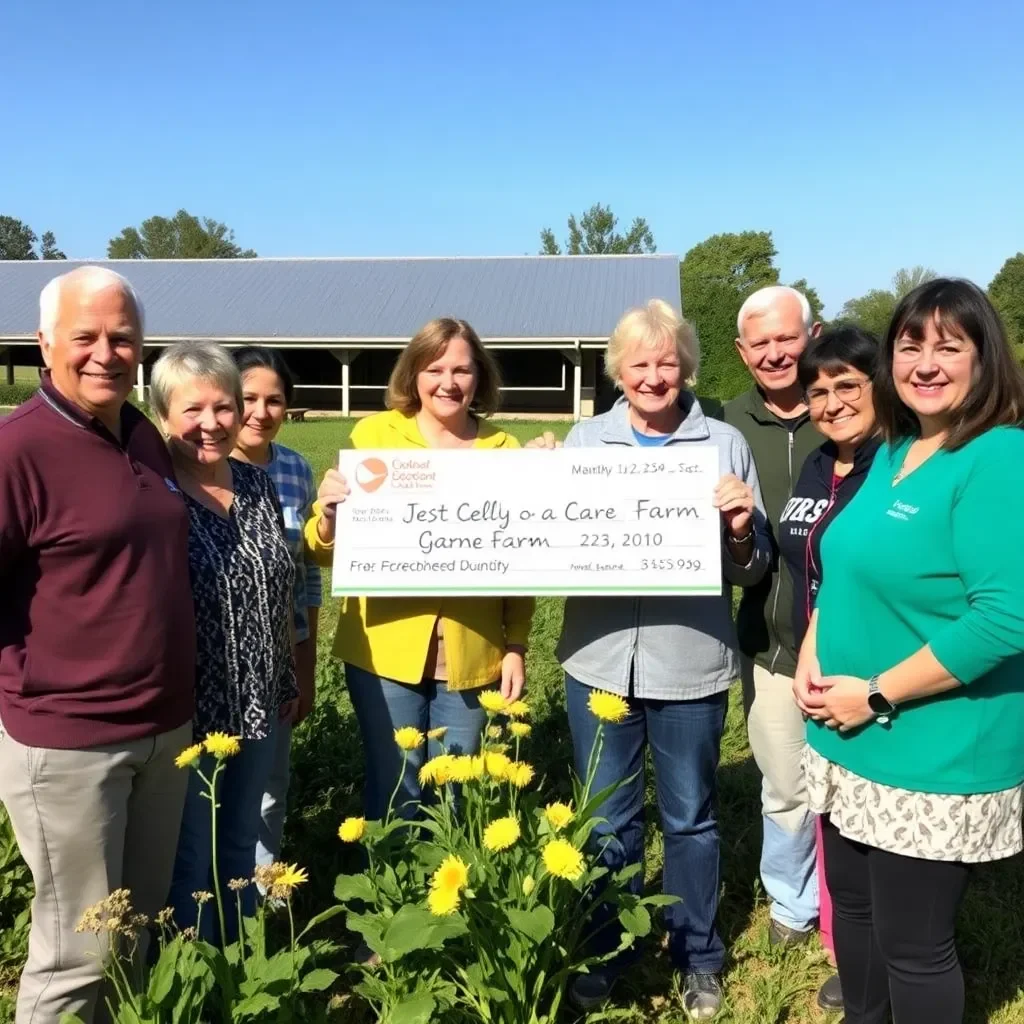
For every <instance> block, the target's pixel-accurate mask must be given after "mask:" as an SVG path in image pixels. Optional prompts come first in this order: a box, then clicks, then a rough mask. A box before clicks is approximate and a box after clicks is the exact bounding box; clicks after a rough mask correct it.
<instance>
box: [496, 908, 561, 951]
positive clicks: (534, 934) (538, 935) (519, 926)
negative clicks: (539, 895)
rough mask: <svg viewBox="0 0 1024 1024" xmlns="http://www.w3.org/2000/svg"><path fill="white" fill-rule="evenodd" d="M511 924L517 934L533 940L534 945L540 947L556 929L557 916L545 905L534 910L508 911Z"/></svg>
mask: <svg viewBox="0 0 1024 1024" xmlns="http://www.w3.org/2000/svg"><path fill="white" fill-rule="evenodd" d="M507 913H508V919H509V923H510V924H511V925H512V927H513V928H515V930H516V931H517V932H521V933H522V934H523V935H525V936H526V937H527V938H529V939H532V940H533V943H534V945H540V943H542V942H543V941H544V940H545V939H546V938H547V937H548V936H549V935H550V934H551V933H552V931H554V928H555V915H554V914H552V913H551V910H550V909H549V908H548V907H545V906H544V905H543V904H542V905H541V906H538V907H534V908H533V910H515V909H510V910H508V911H507Z"/></svg>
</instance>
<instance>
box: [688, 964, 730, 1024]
mask: <svg viewBox="0 0 1024 1024" xmlns="http://www.w3.org/2000/svg"><path fill="white" fill-rule="evenodd" d="M721 1008H722V983H721V982H720V981H719V980H718V975H717V974H700V973H698V972H696V971H694V972H692V973H690V974H687V975H686V979H685V981H684V982H683V1009H684V1010H685V1011H686V1016H687V1017H689V1018H690V1020H711V1018H712V1017H715V1016H717V1015H718V1011H719V1010H720V1009H721Z"/></svg>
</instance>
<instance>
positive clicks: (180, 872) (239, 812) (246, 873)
mask: <svg viewBox="0 0 1024 1024" xmlns="http://www.w3.org/2000/svg"><path fill="white" fill-rule="evenodd" d="M276 742H277V725H276V723H275V724H274V726H273V727H272V731H271V734H270V735H269V736H268V737H267V738H266V739H262V740H243V741H242V749H241V751H240V752H239V753H238V754H237V755H235V757H231V758H228V759H227V760H226V761H225V762H224V770H223V771H222V772H221V774H220V777H219V778H218V780H217V804H218V810H217V866H218V869H219V875H220V886H221V895H222V897H223V899H224V916H225V927H226V928H227V932H228V934H227V935H226V936H225V940H226V941H227V942H233V941H234V940H235V938H236V937H237V933H238V920H237V916H238V915H237V913H236V911H235V894H234V893H233V892H231V891H230V890H229V889H228V882H229V881H231V880H232V879H233V878H245V879H251V878H252V875H253V870H254V869H255V867H256V842H257V838H258V836H259V828H260V804H261V803H262V800H263V794H264V792H265V791H266V785H267V778H268V776H269V775H270V768H271V764H272V759H273V754H274V748H275V745H276ZM215 764H216V762H215V761H214V759H213V758H212V757H210V756H209V755H204V757H203V758H202V761H201V762H200V766H201V768H202V771H203V774H204V775H205V776H206V777H207V778H208V779H209V778H212V777H213V770H214V766H215ZM205 789H206V784H205V783H204V782H203V781H202V779H200V778H199V775H198V773H197V772H196V771H194V770H192V769H190V770H189V781H188V795H187V796H186V797H185V812H184V815H183V816H182V821H181V833H180V834H179V837H178V854H177V857H176V858H175V861H174V880H173V881H172V882H171V896H170V905H171V906H172V907H173V908H174V919H175V922H176V923H177V925H178V927H179V928H187V927H190V926H194V925H195V923H196V917H197V907H196V901H195V900H194V899H193V898H192V893H194V892H199V891H201V890H205V891H207V892H213V832H212V828H211V821H210V801H209V800H207V799H206V798H205V797H204V796H203V792H204V791H205ZM239 898H240V899H241V902H242V913H243V914H244V915H246V916H251V915H252V914H254V913H255V912H256V886H255V885H250V886H248V888H246V889H244V890H243V891H242V892H241V893H239ZM216 919H217V908H216V907H215V906H214V904H213V903H212V902H211V903H208V904H207V905H206V906H205V907H203V912H202V920H201V933H202V937H203V938H206V939H215V938H216V932H217V929H216V928H215V927H214V922H215V921H216Z"/></svg>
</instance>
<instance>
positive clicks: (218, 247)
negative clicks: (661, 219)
mask: <svg viewBox="0 0 1024 1024" xmlns="http://www.w3.org/2000/svg"><path fill="white" fill-rule="evenodd" d="M540 241H541V246H540V255H543V256H560V255H568V256H583V255H590V254H604V253H608V254H630V253H633V254H642V253H654V252H657V246H656V244H655V240H654V233H653V231H652V230H651V227H650V225H649V224H648V223H647V221H646V220H645V219H644V218H643V217H635V218H634V219H633V221H632V223H631V224H630V226H629V228H628V230H626V231H624V232H623V231H620V230H619V227H618V218H617V217H616V216H615V214H614V213H613V212H612V210H611V208H610V207H609V206H603V205H602V204H600V203H595V204H594V205H593V206H591V207H590V209H588V210H586V211H585V212H584V213H582V214H581V215H580V216H579V217H577V216H576V215H575V214H570V216H569V218H568V222H567V236H566V238H565V240H564V242H562V243H559V242H558V240H557V239H556V238H555V233H554V231H553V230H552V229H551V228H544V229H543V230H542V231H541V233H540ZM255 255H256V251H255V250H254V249H243V248H242V247H241V246H240V245H238V244H237V243H236V241H235V233H234V232H233V231H232V230H231V229H230V228H228V227H227V225H225V224H222V223H221V222H220V221H216V220H213V219H212V218H210V217H196V216H194V215H193V214H191V213H189V212H188V211H187V210H178V212H177V213H176V214H174V216H172V217H160V216H157V217H149V218H148V219H146V220H144V221H143V222H142V223H141V224H140V225H139V226H138V227H132V226H129V227H126V228H124V229H123V230H122V231H121V232H120V234H118V235H116V236H115V237H113V238H111V239H110V241H109V242H108V244H107V256H108V258H110V259H240V258H251V257H254V256H255ZM777 256H778V252H777V250H776V248H775V243H774V241H773V240H772V233H771V232H770V231H742V232H727V233H724V234H718V235H712V236H711V237H710V238H706V239H705V240H704V241H703V242H698V243H697V245H695V246H694V247H693V248H692V249H690V250H689V251H688V252H687V253H686V255H685V256H684V257H683V259H682V261H681V262H680V265H679V282H680V290H681V294H682V307H683V313H684V314H685V316H686V317H687V318H688V319H690V320H691V321H692V322H693V323H694V324H695V325H696V328H697V335H698V337H699V339H700V345H701V370H700V381H699V389H700V391H701V393H702V394H704V395H709V396H714V397H716V398H721V399H725V398H730V397H732V396H733V395H735V394H737V393H738V392H739V391H741V390H742V389H743V388H744V387H745V386H746V382H747V375H746V371H745V370H744V368H743V366H742V364H741V363H740V361H739V357H738V356H737V355H736V352H735V346H734V343H733V342H734V339H735V337H736V314H737V313H738V312H739V308H740V306H741V305H742V304H743V300H744V299H745V298H746V297H747V296H748V295H750V293H751V292H753V291H756V290H757V289H758V288H762V287H764V286H765V285H772V284H780V283H782V281H781V277H780V274H779V269H778V267H777V266H776V265H775V260H776V257H777ZM0 259H6V260H33V259H44V260H62V259H66V257H65V255H64V253H63V252H62V251H61V250H60V249H59V248H58V247H57V240H56V238H55V236H54V234H53V232H52V231H44V232H43V233H42V235H41V236H39V237H37V236H36V234H35V232H34V231H33V230H32V229H31V227H29V225H28V224H26V223H24V222H23V221H20V220H18V219H16V218H15V217H10V216H0ZM935 276H936V275H935V271H934V270H932V269H930V268H928V267H920V266H918V267H911V268H904V269H901V270H898V271H897V272H896V274H895V275H894V276H893V278H892V280H891V281H890V282H889V286H888V287H885V288H873V289H871V290H870V291H869V292H867V293H866V294H865V295H861V296H857V297H855V298H852V299H849V300H848V301H847V302H846V303H845V304H844V306H843V307H842V309H841V310H840V311H839V314H838V315H837V316H836V317H835V319H834V320H833V321H832V323H856V324H858V325H860V326H861V327H863V328H864V329H865V330H868V331H870V332H871V333H872V334H874V335H875V336H876V337H879V338H880V337H882V336H883V335H884V334H885V330H886V328H887V326H888V323H889V320H890V318H891V317H892V313H893V310H894V309H895V308H896V304H897V302H899V300H900V299H901V298H902V297H903V296H904V295H906V294H907V292H909V291H911V290H912V289H913V288H915V287H916V286H917V285H918V284H920V283H921V282H923V281H927V280H929V279H930V278H933V277H935ZM792 286H793V287H794V288H798V289H799V290H800V291H802V292H803V293H804V294H805V295H806V296H807V299H808V301H809V302H810V304H811V309H812V311H813V313H814V316H815V319H819V320H820V319H821V312H822V302H821V299H820V297H819V296H818V293H817V292H816V291H815V290H814V287H813V286H812V285H810V284H809V283H808V281H807V279H806V278H800V279H799V280H797V281H793V282H792ZM988 293H989V297H990V298H991V299H992V303H993V305H995V307H996V309H998V310H999V313H1000V315H1001V316H1002V318H1003V322H1004V323H1005V324H1006V330H1007V333H1008V335H1009V338H1010V341H1011V343H1013V344H1014V345H1015V346H1016V348H1017V351H1018V352H1019V353H1020V354H1021V356H1022V358H1024V252H1019V253H1017V254H1016V255H1015V256H1011V257H1010V258H1009V259H1008V260H1007V261H1006V262H1005V263H1004V264H1003V266H1002V269H1001V270H1000V271H999V273H998V274H996V276H995V277H994V278H993V279H992V281H991V282H990V284H989V286H988Z"/></svg>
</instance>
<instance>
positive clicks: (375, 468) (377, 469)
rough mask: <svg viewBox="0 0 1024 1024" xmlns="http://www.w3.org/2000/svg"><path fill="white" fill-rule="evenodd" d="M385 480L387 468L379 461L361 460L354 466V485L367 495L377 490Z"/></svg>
mask: <svg viewBox="0 0 1024 1024" xmlns="http://www.w3.org/2000/svg"><path fill="white" fill-rule="evenodd" d="M387 478H388V467H387V466H386V465H385V464H384V463H383V462H382V461H381V460H380V459H363V461H362V462H360V463H359V465H358V466H356V483H357V484H359V486H360V487H361V488H362V489H363V490H364V491H366V493H367V494H372V493H373V492H374V491H376V490H379V489H380V487H382V486H383V484H384V481H385V480H387Z"/></svg>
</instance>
